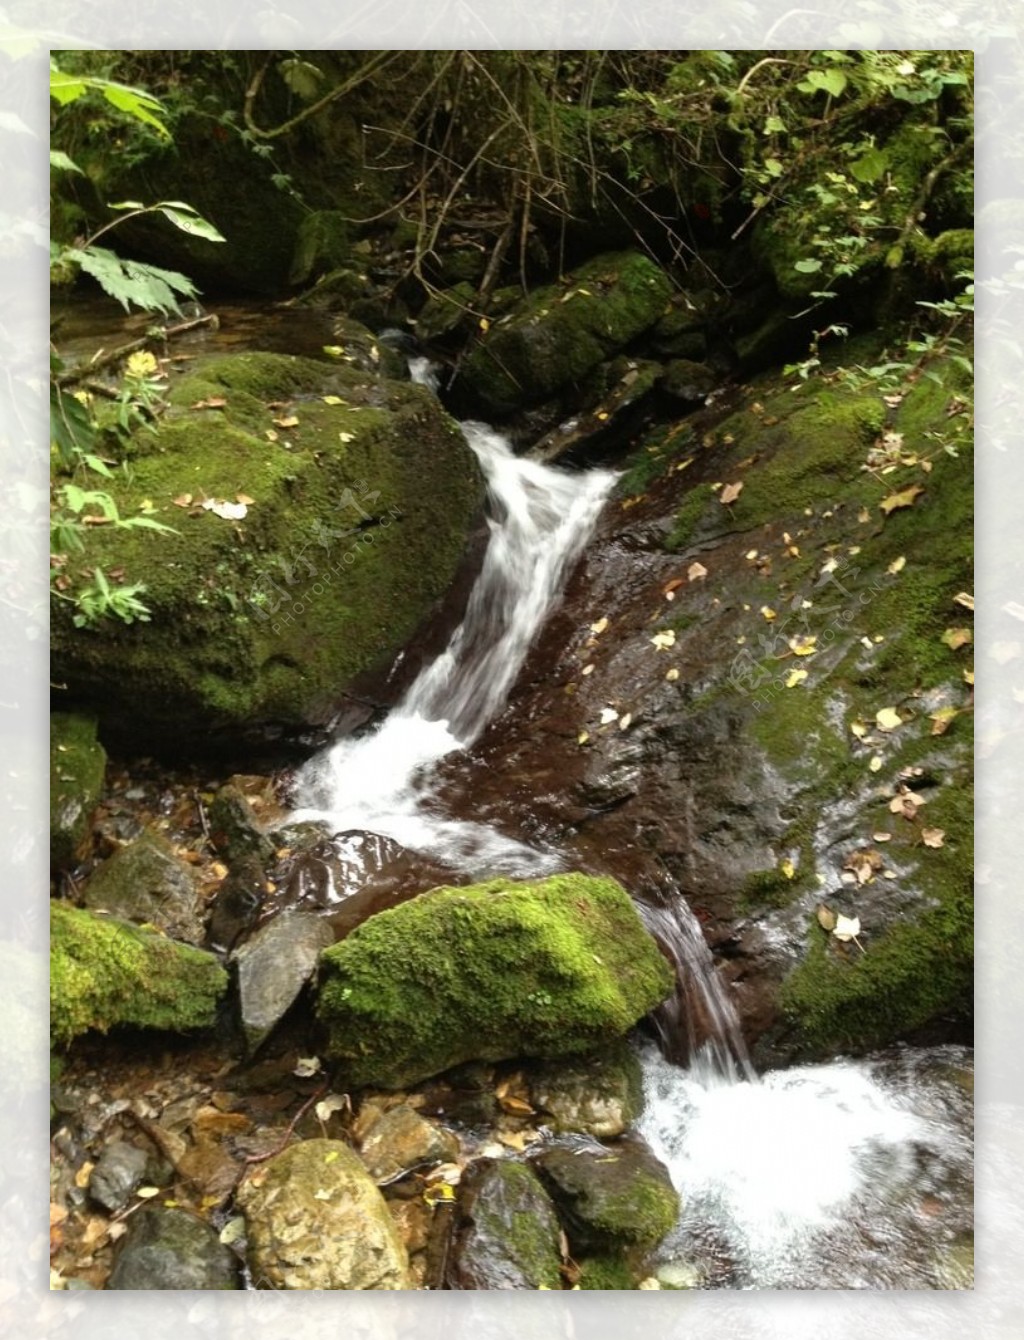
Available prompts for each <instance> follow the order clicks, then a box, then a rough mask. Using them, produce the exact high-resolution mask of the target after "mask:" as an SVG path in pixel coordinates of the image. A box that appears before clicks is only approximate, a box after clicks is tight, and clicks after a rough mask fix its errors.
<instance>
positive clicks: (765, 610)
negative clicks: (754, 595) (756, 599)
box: [761, 605, 776, 623]
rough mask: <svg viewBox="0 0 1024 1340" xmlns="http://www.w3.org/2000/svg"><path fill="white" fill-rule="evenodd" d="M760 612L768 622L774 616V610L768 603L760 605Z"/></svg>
mask: <svg viewBox="0 0 1024 1340" xmlns="http://www.w3.org/2000/svg"><path fill="white" fill-rule="evenodd" d="M761 613H762V614H763V615H764V617H765V618H766V619H767V620H768V622H769V623H771V621H772V620H773V619H774V618H775V617H776V614H775V611H774V610H773V609H772V608H771V606H769V605H762V606H761Z"/></svg>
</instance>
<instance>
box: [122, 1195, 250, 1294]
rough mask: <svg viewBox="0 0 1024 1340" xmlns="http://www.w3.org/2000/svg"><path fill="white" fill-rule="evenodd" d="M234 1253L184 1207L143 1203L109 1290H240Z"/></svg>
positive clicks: (237, 1266)
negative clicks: (172, 1207)
mask: <svg viewBox="0 0 1024 1340" xmlns="http://www.w3.org/2000/svg"><path fill="white" fill-rule="evenodd" d="M240 1287H241V1281H240V1268H239V1261H238V1258H237V1257H236V1256H235V1254H234V1252H232V1251H231V1249H230V1248H229V1247H225V1246H224V1244H223V1243H222V1242H221V1241H220V1240H219V1238H218V1237H217V1234H216V1233H215V1231H214V1230H213V1229H212V1228H211V1227H210V1225H209V1224H207V1223H205V1222H204V1221H203V1220H202V1219H199V1218H197V1216H196V1215H194V1214H192V1213H190V1212H189V1211H188V1210H180V1209H168V1208H167V1207H166V1206H163V1205H146V1206H144V1207H143V1208H142V1209H141V1210H140V1211H139V1212H138V1213H137V1214H135V1215H133V1216H132V1217H131V1219H130V1220H129V1224H128V1232H127V1233H126V1234H125V1237H124V1242H123V1244H122V1247H121V1251H120V1253H119V1254H118V1258H117V1261H116V1263H115V1265H114V1269H113V1270H112V1271H111V1274H110V1279H109V1281H108V1283H107V1288H108V1289H238V1288H240Z"/></svg>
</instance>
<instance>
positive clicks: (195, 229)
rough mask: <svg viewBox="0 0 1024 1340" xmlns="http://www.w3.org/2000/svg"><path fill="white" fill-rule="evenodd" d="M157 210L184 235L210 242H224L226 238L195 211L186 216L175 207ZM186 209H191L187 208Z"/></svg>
mask: <svg viewBox="0 0 1024 1340" xmlns="http://www.w3.org/2000/svg"><path fill="white" fill-rule="evenodd" d="M156 208H157V209H158V210H159V211H160V213H161V214H162V215H163V216H164V217H165V218H167V219H170V221H171V223H173V224H174V226H175V228H180V229H181V231H182V232H183V233H189V234H191V236H193V237H205V238H206V240H207V241H208V242H223V241H225V238H224V236H223V234H222V233H219V232H218V231H217V229H216V228H215V227H214V226H213V224H212V223H208V222H207V221H206V219H204V218H201V217H200V215H198V214H197V213H196V212H195V210H191V212H190V213H188V214H186V213H185V212H184V211H183V210H182V209H181V208H180V207H176V206H175V205H170V204H166V205H157V206H156ZM186 208H189V207H187V206H186Z"/></svg>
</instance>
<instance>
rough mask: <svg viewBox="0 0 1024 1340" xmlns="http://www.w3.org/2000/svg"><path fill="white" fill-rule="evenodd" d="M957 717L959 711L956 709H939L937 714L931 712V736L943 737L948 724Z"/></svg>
mask: <svg viewBox="0 0 1024 1340" xmlns="http://www.w3.org/2000/svg"><path fill="white" fill-rule="evenodd" d="M959 715H960V709H959V708H957V707H940V708H939V710H938V711H937V712H932V713H931V715H930V718H929V719H930V720H931V723H932V734H933V735H945V733H946V731H947V730H949V725H950V722H951V721H952V720H953V718H954V717H957V716H959Z"/></svg>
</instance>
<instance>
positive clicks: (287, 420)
mask: <svg viewBox="0 0 1024 1340" xmlns="http://www.w3.org/2000/svg"><path fill="white" fill-rule="evenodd" d="M273 423H274V427H275V428H298V426H299V420H298V416H297V415H295V414H285V415H284V416H283V417H282V418H280V419H274V421H273Z"/></svg>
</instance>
